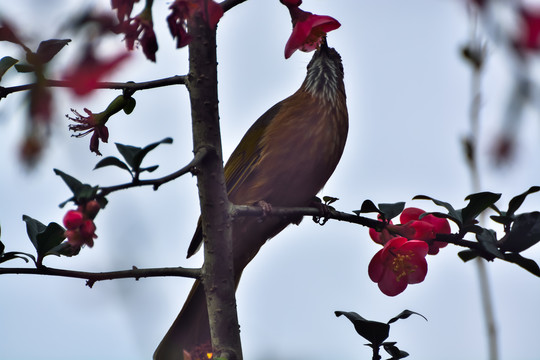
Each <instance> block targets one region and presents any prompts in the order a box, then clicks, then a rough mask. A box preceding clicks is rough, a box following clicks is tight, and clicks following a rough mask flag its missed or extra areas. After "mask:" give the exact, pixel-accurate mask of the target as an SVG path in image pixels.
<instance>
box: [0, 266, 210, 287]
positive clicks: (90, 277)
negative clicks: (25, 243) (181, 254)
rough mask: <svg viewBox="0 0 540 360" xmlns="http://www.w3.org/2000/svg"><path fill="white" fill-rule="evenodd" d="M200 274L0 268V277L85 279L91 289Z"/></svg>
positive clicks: (196, 271) (192, 271) (163, 270)
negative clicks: (127, 281)
mask: <svg viewBox="0 0 540 360" xmlns="http://www.w3.org/2000/svg"><path fill="white" fill-rule="evenodd" d="M200 273H201V270H200V269H193V268H183V267H169V268H148V269H138V268H136V267H135V266H134V267H133V269H131V270H120V271H108V272H87V271H74V270H64V269H55V268H50V267H46V266H40V267H38V268H0V275H2V274H33V275H49V276H62V277H68V278H76V279H86V280H87V282H86V285H87V286H89V287H92V286H93V285H94V283H95V282H96V281H103V280H114V279H130V278H131V279H135V280H139V279H140V278H148V277H163V276H177V277H186V278H194V279H197V278H199V276H200Z"/></svg>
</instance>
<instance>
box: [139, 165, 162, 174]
mask: <svg viewBox="0 0 540 360" xmlns="http://www.w3.org/2000/svg"><path fill="white" fill-rule="evenodd" d="M158 167H159V165H153V166H149V167H145V168H140V169H139V172H140V173H142V172H145V171H147V172H154V171H156V170H157V168H158Z"/></svg>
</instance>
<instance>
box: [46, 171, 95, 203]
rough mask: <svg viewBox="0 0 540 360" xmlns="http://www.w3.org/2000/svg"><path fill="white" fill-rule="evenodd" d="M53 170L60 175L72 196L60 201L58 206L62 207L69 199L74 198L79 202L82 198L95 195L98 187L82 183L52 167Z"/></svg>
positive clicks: (91, 197) (89, 197) (90, 197)
mask: <svg viewBox="0 0 540 360" xmlns="http://www.w3.org/2000/svg"><path fill="white" fill-rule="evenodd" d="M54 172H55V174H56V175H58V176H60V177H61V178H62V180H64V182H65V183H66V185H67V186H68V187H69V189H70V190H71V192H72V193H73V197H72V198H70V199H68V200H66V201H64V202H63V203H61V204H60V207H63V206H64V205H65V204H66V203H67V202H69V201H71V200H75V201H76V202H77V203H79V202H81V201H83V200H87V199H93V198H94V197H95V196H96V194H97V191H98V189H99V187H97V186H90V185H88V184H83V183H82V182H80V181H79V180H77V179H75V178H74V177H73V176H71V175H68V174H66V173H64V172H63V171H61V170H58V169H54Z"/></svg>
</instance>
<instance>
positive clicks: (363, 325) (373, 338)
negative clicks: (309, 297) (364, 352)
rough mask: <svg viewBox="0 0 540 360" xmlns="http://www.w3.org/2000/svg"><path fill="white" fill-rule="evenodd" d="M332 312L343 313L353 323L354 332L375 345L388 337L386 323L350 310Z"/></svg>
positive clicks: (338, 314) (388, 328)
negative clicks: (372, 319)
mask: <svg viewBox="0 0 540 360" xmlns="http://www.w3.org/2000/svg"><path fill="white" fill-rule="evenodd" d="M334 313H335V314H336V316H341V315H344V316H345V317H346V318H347V319H349V320H350V321H351V322H352V323H353V325H354V328H355V330H356V332H357V333H358V334H359V335H360V336H362V337H363V338H365V339H366V340H368V341H369V342H371V343H372V344H373V345H375V346H380V345H381V344H382V343H383V341H384V340H385V339H386V338H388V333H389V332H390V325H388V324H385V323H381V322H377V321H371V320H366V319H364V318H363V317H362V316H360V315H358V314H357V313H355V312H352V311H351V312H346V311H335V312H334Z"/></svg>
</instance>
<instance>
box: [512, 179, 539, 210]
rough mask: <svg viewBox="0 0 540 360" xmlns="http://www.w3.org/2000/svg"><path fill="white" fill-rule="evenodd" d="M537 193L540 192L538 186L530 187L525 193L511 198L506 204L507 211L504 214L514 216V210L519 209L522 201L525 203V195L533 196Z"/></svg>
mask: <svg viewBox="0 0 540 360" xmlns="http://www.w3.org/2000/svg"><path fill="white" fill-rule="evenodd" d="M538 191H540V186H531V187H530V188H529V190H527V191H525V192H524V193H523V194H520V195H518V196H516V197H514V198H512V200H510V202H509V203H508V211H507V212H506V214H507V215H508V216H512V215H514V213H515V212H516V210H517V209H519V207H520V206H521V205H522V204H523V201H525V198H526V197H527V195H530V194H533V193H535V192H538Z"/></svg>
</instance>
